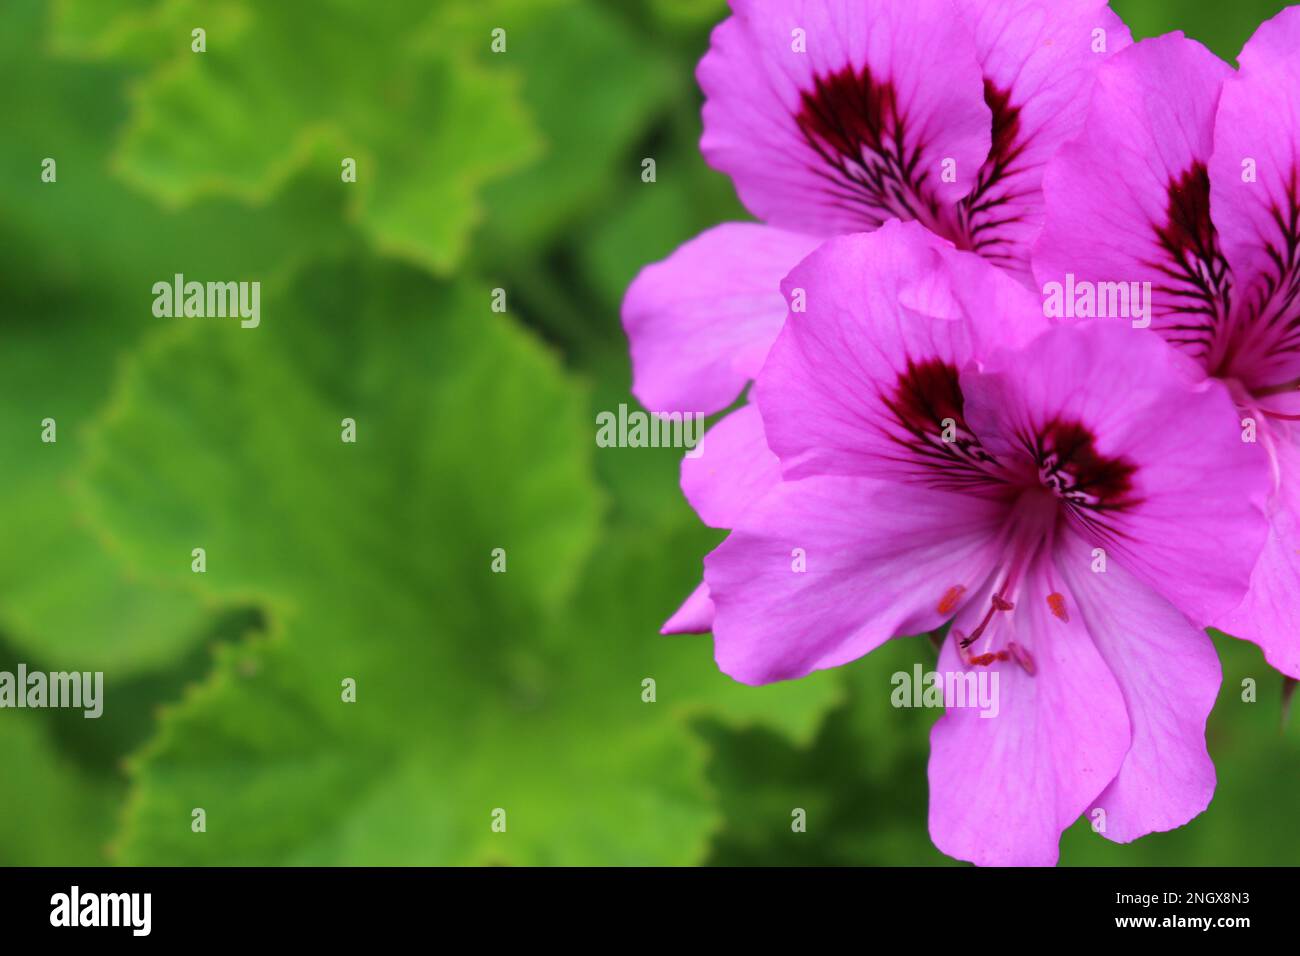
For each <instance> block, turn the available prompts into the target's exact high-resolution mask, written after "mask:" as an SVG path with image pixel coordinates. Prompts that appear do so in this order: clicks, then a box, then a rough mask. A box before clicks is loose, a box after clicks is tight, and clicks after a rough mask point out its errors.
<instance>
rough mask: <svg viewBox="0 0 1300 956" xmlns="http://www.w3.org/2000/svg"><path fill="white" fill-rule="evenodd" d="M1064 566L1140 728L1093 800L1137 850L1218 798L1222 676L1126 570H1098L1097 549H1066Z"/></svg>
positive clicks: (1076, 541) (1206, 643) (1178, 617)
mask: <svg viewBox="0 0 1300 956" xmlns="http://www.w3.org/2000/svg"><path fill="white" fill-rule="evenodd" d="M1056 561H1057V569H1058V570H1059V571H1060V573H1061V576H1062V578H1063V581H1064V584H1065V586H1066V588H1068V589H1069V592H1070V595H1071V596H1072V597H1073V598H1074V600H1075V603H1076V605H1077V607H1078V611H1079V614H1080V616H1081V617H1082V620H1083V624H1084V626H1085V627H1086V628H1087V631H1088V634H1089V635H1090V636H1091V637H1092V642H1093V644H1094V645H1096V647H1097V650H1098V651H1099V652H1100V653H1101V656H1102V659H1103V660H1104V661H1105V662H1106V666H1107V667H1109V668H1110V672H1111V673H1112V674H1113V675H1114V676H1115V679H1116V681H1117V682H1118V683H1119V688H1120V692H1121V693H1122V694H1123V696H1124V705H1125V707H1126V708H1127V711H1128V716H1129V721H1130V723H1131V724H1132V727H1133V744H1132V746H1131V747H1130V749H1129V752H1128V754H1127V755H1126V756H1125V757H1124V763H1123V765H1122V766H1121V767H1120V769H1119V773H1118V774H1117V775H1116V777H1115V779H1114V780H1113V781H1111V783H1110V785H1109V786H1107V787H1106V789H1105V790H1104V791H1102V793H1101V795H1100V796H1099V797H1097V799H1096V800H1095V801H1094V802H1093V808H1095V807H1100V808H1101V809H1102V810H1104V811H1105V821H1106V826H1105V831H1104V832H1103V834H1102V835H1103V836H1105V837H1106V838H1107V839H1109V840H1114V841H1115V842H1116V843H1128V842H1130V841H1132V840H1135V839H1137V838H1138V837H1140V836H1142V835H1143V834H1146V833H1151V832H1153V831H1164V830H1172V829H1173V828H1174V827H1180V826H1182V825H1183V824H1184V823H1187V822H1188V821H1189V820H1191V819H1192V818H1193V817H1195V816H1196V815H1197V814H1199V813H1200V812H1201V811H1202V810H1204V809H1205V808H1206V807H1207V806H1209V804H1210V798H1211V797H1213V796H1214V783H1215V777H1214V763H1213V762H1212V761H1211V760H1210V755H1209V753H1208V752H1207V751H1206V749H1205V721H1206V718H1207V717H1208V716H1209V714H1210V711H1211V710H1212V709H1213V708H1214V701H1215V698H1216V697H1217V696H1218V693H1219V683H1220V680H1221V677H1222V674H1221V671H1220V668H1219V658H1218V654H1217V653H1216V652H1215V650H1214V644H1213V642H1212V641H1211V640H1210V638H1209V636H1208V635H1206V633H1205V632H1204V631H1202V630H1200V629H1198V628H1196V627H1195V626H1193V625H1192V623H1191V622H1190V621H1188V620H1187V618H1186V617H1185V616H1184V615H1183V614H1181V613H1179V612H1178V611H1177V610H1175V609H1174V607H1173V606H1172V605H1171V604H1169V602H1168V601H1165V600H1164V599H1163V598H1161V597H1160V596H1159V595H1157V594H1156V593H1155V592H1154V591H1152V590H1151V589H1150V588H1148V587H1147V586H1146V585H1144V584H1142V583H1140V582H1139V581H1138V580H1137V579H1136V578H1135V577H1133V576H1132V575H1130V574H1128V573H1127V572H1126V571H1125V570H1124V569H1123V568H1121V567H1120V566H1119V565H1118V564H1116V563H1112V564H1110V565H1109V566H1108V567H1107V569H1106V572H1105V573H1104V574H1095V573H1093V571H1092V570H1091V568H1092V557H1091V552H1090V545H1088V544H1087V543H1085V542H1084V541H1083V540H1082V539H1080V538H1078V537H1077V536H1074V535H1071V536H1070V538H1069V540H1068V541H1067V542H1065V543H1063V545H1062V546H1060V547H1058V551H1057V559H1056ZM1093 808H1090V816H1091V811H1092V809H1093Z"/></svg>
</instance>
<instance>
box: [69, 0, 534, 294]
mask: <svg viewBox="0 0 1300 956" xmlns="http://www.w3.org/2000/svg"><path fill="white" fill-rule="evenodd" d="M94 6H95V7H96V8H98V7H99V5H98V4H95V5H94ZM60 9H61V11H62V15H61V16H60V17H59V19H58V21H57V22H58V24H59V27H60V33H59V35H60V37H61V45H62V47H64V48H71V49H73V50H76V51H78V52H97V53H100V54H103V55H110V56H113V55H116V56H122V57H125V58H128V59H134V60H138V61H143V62H142V63H141V64H140V65H143V66H146V67H148V72H146V74H145V75H144V76H143V78H142V79H141V80H140V82H139V84H138V86H137V88H136V90H135V96H134V98H133V111H132V117H131V121H130V123H129V124H128V126H127V128H126V130H125V131H124V133H123V135H122V141H121V146H120V149H119V151H118V153H117V156H116V166H117V168H118V171H119V173H120V174H121V175H122V176H123V177H124V178H125V179H126V180H127V181H128V182H130V183H131V184H132V185H134V186H135V187H136V188H138V189H139V190H141V191H142V192H144V193H146V194H148V195H150V196H153V197H155V198H156V199H158V200H160V201H162V202H164V203H166V204H168V205H170V206H182V205H186V204H189V203H191V202H193V201H194V200H196V199H197V198H199V197H202V196H206V195H212V194H219V195H228V196H235V197H238V198H240V199H242V200H244V201H246V202H260V201H265V200H266V199H267V198H268V197H270V196H272V195H274V194H276V193H277V192H278V191H279V190H280V189H281V188H282V187H283V186H284V184H285V183H286V182H287V181H288V180H289V179H290V178H291V177H293V176H295V175H296V174H298V173H300V172H302V171H304V170H312V172H313V173H314V174H315V175H320V176H331V177H332V178H333V179H334V181H335V182H336V183H338V184H339V187H340V188H341V189H346V190H348V192H349V194H350V199H351V203H350V215H351V217H352V218H353V220H354V221H355V222H356V224H357V226H358V228H359V229H360V230H361V231H362V232H363V233H364V234H365V235H366V236H367V237H368V238H369V239H370V240H371V241H372V242H374V243H375V245H376V246H377V248H379V249H381V250H383V251H384V252H386V253H388V254H391V255H395V256H399V257H401V258H404V259H407V260H409V261H411V262H413V263H416V264H418V265H420V266H422V267H425V268H427V269H430V270H432V271H434V272H438V273H445V272H447V271H449V270H451V269H452V268H453V267H454V266H455V264H456V263H457V261H458V260H459V259H460V258H461V257H462V256H463V255H464V253H465V249H466V242H467V236H468V233H469V231H470V229H471V228H472V227H473V225H474V224H475V223H476V222H477V220H478V219H479V218H480V215H481V210H480V207H479V203H478V200H477V198H476V192H477V190H478V188H479V187H481V186H482V185H483V184H485V183H487V182H489V181H490V180H492V179H493V178H495V177H497V176H499V175H501V174H502V173H505V172H507V171H509V170H512V169H515V168H517V167H518V166H520V165H521V164H523V163H526V162H529V161H530V160H532V159H533V158H534V157H535V156H536V155H537V150H538V143H537V138H536V134H535V132H534V130H533V127H532V125H531V123H530V121H529V120H528V118H527V116H526V114H525V112H524V110H523V108H522V106H521V104H520V101H519V95H518V89H517V87H518V83H517V81H516V79H515V78H514V77H513V76H511V75H510V74H509V73H507V72H504V71H501V70H496V69H492V70H489V69H485V68H482V67H480V66H478V65H476V64H475V63H474V62H473V60H474V58H473V56H472V53H473V51H470V50H466V49H462V48H459V47H458V45H456V44H454V43H451V44H449V43H448V42H447V37H444V36H443V35H442V30H443V24H442V19H441V18H442V17H443V16H444V15H445V14H444V13H443V12H442V11H440V10H438V9H436V7H435V8H434V9H432V10H431V9H430V6H429V5H428V4H427V3H423V2H419V0H394V2H389V3H384V4H380V5H367V6H359V5H357V4H354V3H347V2H341V0H322V2H320V3H316V4H313V5H312V7H311V11H310V14H309V15H304V10H303V8H301V7H299V6H296V5H294V4H280V3H272V4H265V3H263V4H253V3H249V2H232V3H230V4H226V5H222V6H221V7H220V8H219V12H218V13H217V15H216V16H209V15H208V14H209V13H210V9H209V6H208V5H206V4H198V3H196V2H191V0H183V2H180V3H177V4H175V5H169V6H167V7H165V8H160V9H159V11H158V13H157V14H145V13H139V14H138V15H137V16H127V15H123V17H121V18H108V19H105V20H104V21H103V25H102V26H101V28H100V29H99V30H98V31H96V30H94V29H92V28H90V27H88V26H87V25H86V24H87V23H88V22H94V21H93V18H92V16H91V14H90V13H88V12H87V11H86V10H85V8H84V7H83V6H82V5H80V4H79V3H65V4H64V6H63V7H61V8H60ZM192 26H203V27H204V29H206V30H207V35H206V51H205V52H193V51H192V50H191V39H190V32H189V29H190V27H192ZM159 37H164V38H166V41H167V44H168V45H167V46H165V47H162V48H161V49H160V48H159ZM481 42H482V43H483V44H484V45H485V44H486V43H487V37H486V36H484V37H483V38H482V40H481ZM141 49H143V50H145V51H148V52H147V54H139V53H138V51H139V50H141ZM129 54H136V55H134V56H131V55H129ZM345 158H350V159H353V160H355V162H356V177H357V178H356V182H355V183H354V184H348V183H344V182H343V181H342V172H343V167H342V163H343V161H344V159H345Z"/></svg>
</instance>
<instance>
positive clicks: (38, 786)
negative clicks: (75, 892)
mask: <svg viewBox="0 0 1300 956" xmlns="http://www.w3.org/2000/svg"><path fill="white" fill-rule="evenodd" d="M0 761H3V765H4V766H5V768H6V772H5V774H4V775H3V777H0V807H3V810H4V812H2V813H0V866H50V865H51V864H54V863H57V864H58V865H60V866H99V865H102V864H104V863H105V862H107V858H106V856H105V852H104V851H105V848H106V845H107V843H108V838H109V834H110V832H111V829H112V825H113V822H114V821H113V809H114V806H115V803H116V798H117V795H118V791H119V789H120V788H119V787H118V786H116V785H114V784H111V783H108V782H106V781H104V780H102V779H101V778H99V777H94V776H91V775H89V774H85V773H82V772H81V771H79V770H78V769H77V767H76V766H75V765H74V764H72V763H71V762H70V761H68V760H67V759H66V758H65V757H63V756H62V755H60V754H59V753H58V750H57V748H56V747H55V745H54V742H53V741H52V740H51V739H50V733H49V727H48V723H47V722H46V721H45V720H44V715H42V714H41V713H39V712H36V711H13V712H6V713H5V714H4V719H3V720H0Z"/></svg>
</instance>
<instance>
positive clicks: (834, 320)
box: [754, 222, 1047, 478]
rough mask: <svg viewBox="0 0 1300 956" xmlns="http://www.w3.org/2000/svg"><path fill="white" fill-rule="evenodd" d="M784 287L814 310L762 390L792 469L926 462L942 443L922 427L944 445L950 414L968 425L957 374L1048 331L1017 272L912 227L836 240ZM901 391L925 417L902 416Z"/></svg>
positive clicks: (882, 467)
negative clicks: (968, 365) (1015, 276)
mask: <svg viewBox="0 0 1300 956" xmlns="http://www.w3.org/2000/svg"><path fill="white" fill-rule="evenodd" d="M782 288H783V290H784V291H785V293H786V295H787V297H793V296H794V295H795V294H796V292H798V291H799V290H802V291H803V293H804V294H805V296H806V304H807V312H806V314H798V313H794V312H792V314H791V319H790V321H788V322H787V323H786V325H785V327H784V328H783V329H782V331H781V334H780V336H779V337H778V338H777V342H776V345H774V346H773V348H772V351H771V353H770V355H769V356H768V361H767V364H766V365H765V366H764V368H763V371H762V373H761V374H760V376H759V380H758V383H757V385H756V386H755V392H754V395H755V400H756V401H757V403H758V406H759V408H760V410H761V411H762V413H763V420H764V423H765V425H766V426H767V439H768V444H769V445H770V447H771V448H772V450H773V451H774V452H776V453H777V455H778V456H779V457H780V458H781V462H782V467H783V470H784V473H785V475H786V477H788V478H797V477H803V476H806V475H810V474H850V475H853V474H856V475H863V476H870V477H882V478H883V477H890V478H896V477H900V476H911V475H914V474H915V473H916V471H917V469H918V468H925V467H929V466H928V464H927V462H928V461H930V460H932V454H931V453H932V452H933V449H932V448H929V447H919V446H922V445H927V442H926V441H924V440H923V439H921V438H919V437H918V436H917V435H916V434H915V433H914V431H915V429H917V428H922V429H923V430H924V432H925V433H926V434H927V435H929V438H930V439H932V441H930V442H928V444H930V445H937V443H938V442H939V441H940V438H941V435H942V430H943V428H944V425H943V421H944V419H945V418H953V419H954V420H955V421H957V424H958V425H960V424H961V422H960V421H959V419H960V417H961V414H960V411H961V409H960V404H961V396H960V394H959V393H956V394H951V395H949V394H946V392H947V391H950V390H951V389H955V388H956V370H957V369H960V368H961V367H962V366H964V365H965V364H966V363H967V362H968V361H970V360H971V359H972V358H974V357H977V356H978V355H981V354H985V353H991V352H992V351H994V350H995V349H997V348H999V347H1001V346H1014V345H1019V344H1022V343H1024V342H1026V341H1028V340H1029V339H1030V338H1032V337H1033V335H1035V334H1036V333H1038V332H1040V331H1042V330H1043V329H1045V328H1047V321H1046V320H1045V319H1044V318H1043V316H1042V312H1041V309H1040V308H1039V307H1038V303H1037V301H1036V299H1035V297H1034V296H1033V295H1032V294H1031V293H1029V292H1027V291H1026V290H1025V289H1024V288H1023V287H1022V286H1021V285H1020V284H1019V283H1017V282H1016V281H1015V280H1014V279H1012V278H1010V277H1009V276H1008V275H1006V274H1005V273H1003V272H1002V271H1001V270H999V269H996V268H994V267H993V266H991V265H989V264H988V263H987V262H985V261H983V260H982V259H980V258H979V257H978V256H974V255H972V254H970V253H964V252H957V251H955V250H954V249H953V248H952V247H951V246H950V245H949V244H948V243H946V242H944V241H943V240H940V239H938V238H936V237H935V236H934V235H933V234H931V233H929V232H928V231H927V230H925V229H923V228H922V227H920V226H918V225H916V224H915V223H899V222H891V223H889V224H887V225H885V226H884V227H883V228H882V229H880V230H879V231H877V232H875V233H872V234H870V235H856V236H848V237H843V238H840V239H832V240H830V241H828V242H827V243H826V244H825V245H823V246H822V247H821V248H819V249H818V250H817V251H816V252H815V253H814V254H813V255H811V256H809V257H808V258H807V259H806V260H804V262H802V263H801V264H800V265H799V267H798V268H796V269H795V270H794V271H793V272H791V274H790V275H789V276H788V277H787V279H786V281H785V283H784V284H783V286H782ZM949 386H950V387H951V388H949ZM917 390H920V391H927V390H928V391H935V390H937V391H940V392H945V394H942V395H939V394H923V395H920V394H918V395H915V396H913V395H911V392H912V391H917ZM903 393H906V396H905V404H908V406H909V408H910V407H911V406H912V405H915V406H916V409H915V411H916V414H911V413H910V412H907V413H900V411H899V401H898V396H899V395H900V394H903ZM931 413H933V414H931ZM920 418H927V420H926V421H924V422H921V421H920V420H919V419H920ZM931 419H932V420H931ZM909 428H912V429H913V431H908V429H909ZM931 432H932V433H933V434H930V433H931ZM939 447H940V450H942V446H939Z"/></svg>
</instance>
